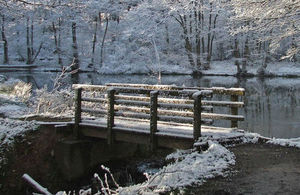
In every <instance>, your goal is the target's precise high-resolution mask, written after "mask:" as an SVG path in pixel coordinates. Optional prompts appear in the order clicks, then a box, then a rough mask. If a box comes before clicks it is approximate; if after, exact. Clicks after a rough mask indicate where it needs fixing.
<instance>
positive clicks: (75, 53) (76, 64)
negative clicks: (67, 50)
mask: <svg viewBox="0 0 300 195" xmlns="http://www.w3.org/2000/svg"><path fill="white" fill-rule="evenodd" d="M72 41H73V42H72V50H73V66H72V71H75V70H78V69H79V58H78V46H77V36H76V23H75V22H73V23H72Z"/></svg>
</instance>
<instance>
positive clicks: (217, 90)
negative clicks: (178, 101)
mask: <svg viewBox="0 0 300 195" xmlns="http://www.w3.org/2000/svg"><path fill="white" fill-rule="evenodd" d="M105 85H106V86H122V87H135V88H145V89H150V90H183V89H191V90H212V91H213V93H214V94H223V95H238V96H244V95H245V89H243V88H224V87H212V88H207V87H180V86H175V85H147V84H130V83H106V84H105Z"/></svg>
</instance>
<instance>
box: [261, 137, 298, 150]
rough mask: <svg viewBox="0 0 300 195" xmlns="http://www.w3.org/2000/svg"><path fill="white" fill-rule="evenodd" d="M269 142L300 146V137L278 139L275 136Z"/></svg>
mask: <svg viewBox="0 0 300 195" xmlns="http://www.w3.org/2000/svg"><path fill="white" fill-rule="evenodd" d="M267 143H268V144H275V145H280V146H287V147H296V148H300V137H298V138H291V139H276V138H273V139H271V140H269V141H267Z"/></svg>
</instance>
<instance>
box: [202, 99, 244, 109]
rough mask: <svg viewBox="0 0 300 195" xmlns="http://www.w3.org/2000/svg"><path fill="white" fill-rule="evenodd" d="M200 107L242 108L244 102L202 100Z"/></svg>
mask: <svg viewBox="0 0 300 195" xmlns="http://www.w3.org/2000/svg"><path fill="white" fill-rule="evenodd" d="M202 105H212V106H220V107H238V108H241V107H244V102H231V101H211V100H202Z"/></svg>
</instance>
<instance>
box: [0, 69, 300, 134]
mask: <svg viewBox="0 0 300 195" xmlns="http://www.w3.org/2000/svg"><path fill="white" fill-rule="evenodd" d="M0 74H4V75H6V76H8V77H13V78H18V79H21V80H23V81H25V82H30V83H32V84H33V87H34V88H41V87H43V86H45V85H46V86H48V88H49V89H51V88H52V85H53V84H52V83H53V80H54V79H55V78H56V75H57V73H48V72H13V73H12V72H6V73H0ZM109 82H115V83H146V84H156V83H157V80H156V78H155V77H151V76H149V75H99V74H96V73H81V74H80V75H79V83H87V84H105V83H109ZM66 83H67V84H70V83H71V79H70V78H68V80H67V81H66ZM162 84H175V85H179V86H201V87H243V88H245V89H246V96H245V97H244V101H245V107H244V108H243V109H241V110H240V111H239V112H240V113H241V114H243V115H244V116H245V121H243V122H239V127H240V128H242V129H245V130H247V131H250V132H256V133H259V134H261V135H263V136H267V137H276V138H293V137H300V98H299V97H300V79H297V78H265V79H261V78H245V79H237V78H236V77H222V76H203V77H197V78H194V77H192V76H184V75H183V76H182V75H181V76H178V75H166V76H163V77H162Z"/></svg>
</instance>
